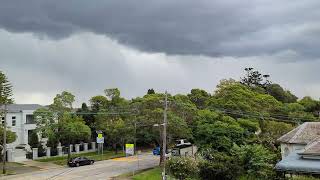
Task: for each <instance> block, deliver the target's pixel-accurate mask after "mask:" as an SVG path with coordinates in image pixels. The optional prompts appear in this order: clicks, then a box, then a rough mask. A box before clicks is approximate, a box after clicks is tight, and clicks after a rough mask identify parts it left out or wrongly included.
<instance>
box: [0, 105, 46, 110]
mask: <svg viewBox="0 0 320 180" xmlns="http://www.w3.org/2000/svg"><path fill="white" fill-rule="evenodd" d="M43 107H44V106H41V105H39V104H9V105H7V109H8V112H21V111H23V110H37V109H39V108H43ZM0 109H2V110H3V109H4V106H0Z"/></svg>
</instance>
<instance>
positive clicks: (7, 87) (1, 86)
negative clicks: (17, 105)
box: [0, 71, 13, 105]
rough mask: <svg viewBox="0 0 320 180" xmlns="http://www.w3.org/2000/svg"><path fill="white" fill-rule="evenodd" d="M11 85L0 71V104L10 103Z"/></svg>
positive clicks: (11, 101) (11, 100)
mask: <svg viewBox="0 0 320 180" xmlns="http://www.w3.org/2000/svg"><path fill="white" fill-rule="evenodd" d="M12 95H13V93H12V85H11V83H10V82H9V80H8V78H7V76H6V75H5V74H4V73H3V72H2V71H0V105H5V104H12V103H13V98H12Z"/></svg>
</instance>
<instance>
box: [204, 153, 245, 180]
mask: <svg viewBox="0 0 320 180" xmlns="http://www.w3.org/2000/svg"><path fill="white" fill-rule="evenodd" d="M202 157H203V160H202V161H200V163H199V176H200V178H201V179H204V180H221V179H223V180H231V179H236V178H237V177H239V176H240V174H241V172H242V168H241V165H240V164H239V161H238V159H237V157H233V156H230V155H228V154H226V153H223V152H218V151H212V150H207V151H205V152H203V153H202Z"/></svg>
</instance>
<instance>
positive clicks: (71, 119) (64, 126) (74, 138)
mask: <svg viewBox="0 0 320 180" xmlns="http://www.w3.org/2000/svg"><path fill="white" fill-rule="evenodd" d="M58 126H59V128H58V129H59V140H60V142H61V143H62V144H74V143H80V142H87V141H88V140H89V139H90V137H91V130H90V128H89V127H88V126H87V125H85V122H84V121H83V119H82V118H81V117H78V116H75V115H70V114H64V115H63V118H62V119H61V120H60V121H59V124H58Z"/></svg>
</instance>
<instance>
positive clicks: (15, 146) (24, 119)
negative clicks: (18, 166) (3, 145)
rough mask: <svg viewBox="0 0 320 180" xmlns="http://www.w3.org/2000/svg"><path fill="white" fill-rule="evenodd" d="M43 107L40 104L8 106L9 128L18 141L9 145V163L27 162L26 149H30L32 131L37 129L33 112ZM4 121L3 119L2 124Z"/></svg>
mask: <svg viewBox="0 0 320 180" xmlns="http://www.w3.org/2000/svg"><path fill="white" fill-rule="evenodd" d="M42 107H43V106H41V105H38V104H11V105H8V106H7V110H8V113H7V118H6V122H7V127H8V129H10V130H11V131H13V132H15V133H16V135H17V139H16V141H15V142H13V143H10V144H8V145H7V149H8V152H7V153H8V161H15V162H19V161H23V160H26V149H28V148H29V145H28V139H29V136H30V134H31V133H32V130H34V129H35V128H36V124H35V122H34V117H33V112H34V111H35V110H37V109H39V108H42ZM2 108H3V107H2ZM4 119H5V118H4V117H1V122H2V123H3V122H4Z"/></svg>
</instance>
